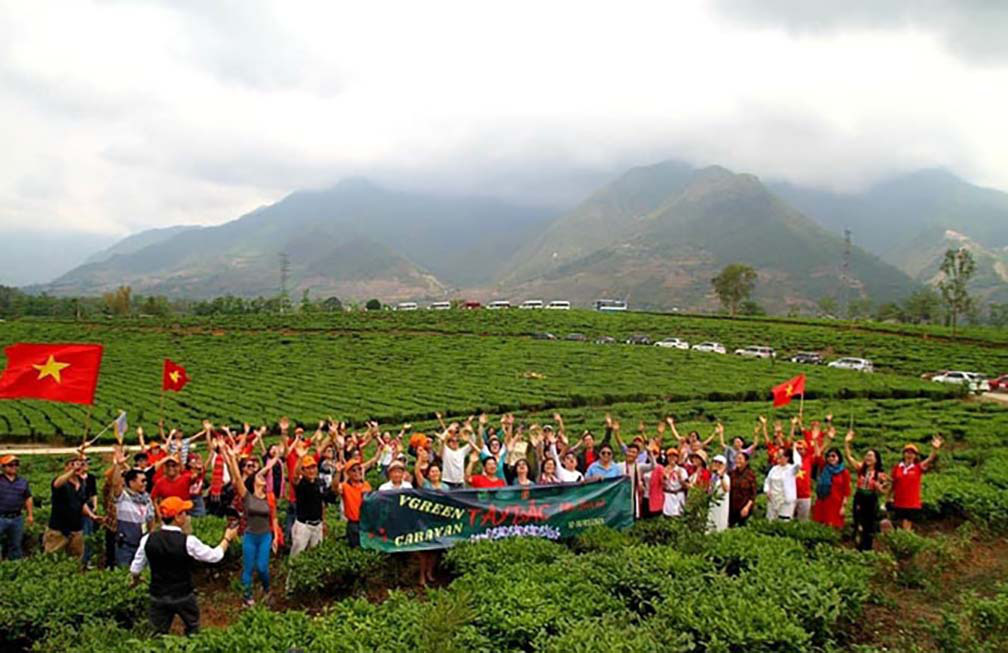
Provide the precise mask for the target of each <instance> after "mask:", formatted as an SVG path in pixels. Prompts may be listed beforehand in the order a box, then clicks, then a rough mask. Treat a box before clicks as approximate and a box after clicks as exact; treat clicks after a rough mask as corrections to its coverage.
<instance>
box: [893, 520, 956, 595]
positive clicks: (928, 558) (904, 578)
mask: <svg viewBox="0 0 1008 653" xmlns="http://www.w3.org/2000/svg"><path fill="white" fill-rule="evenodd" d="M879 541H880V542H881V543H882V547H883V550H885V551H887V552H888V553H889V554H890V555H891V556H892V558H893V561H894V562H895V566H894V570H893V576H894V580H895V581H896V582H897V583H899V584H900V585H902V586H904V587H910V588H920V587H924V586H926V585H927V584H928V583H929V582H930V581H931V579H932V578H934V577H935V576H936V575H938V574H940V573H941V572H942V569H943V568H944V567H945V563H946V562H947V561H948V558H949V553H948V551H947V550H946V544H945V542H944V541H943V540H942V539H940V538H939V537H937V536H933V537H924V536H922V535H918V534H917V533H914V532H912V531H905V530H902V529H897V530H894V531H892V532H889V533H884V534H882V535H881V536H879Z"/></svg>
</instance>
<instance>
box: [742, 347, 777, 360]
mask: <svg viewBox="0 0 1008 653" xmlns="http://www.w3.org/2000/svg"><path fill="white" fill-rule="evenodd" d="M735 354H736V355H737V356H745V357H747V358H776V357H777V354H776V353H775V352H774V350H773V349H771V348H770V347H756V346H749V347H742V348H741V349H736V350H735Z"/></svg>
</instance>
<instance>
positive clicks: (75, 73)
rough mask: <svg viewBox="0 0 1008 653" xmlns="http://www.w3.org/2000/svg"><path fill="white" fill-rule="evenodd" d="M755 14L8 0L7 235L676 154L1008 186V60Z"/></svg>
mask: <svg viewBox="0 0 1008 653" xmlns="http://www.w3.org/2000/svg"><path fill="white" fill-rule="evenodd" d="M723 4H724V3H723ZM736 4H737V3H736ZM733 8H737V7H733V6H732V5H731V3H728V9H729V10H732V9H733ZM719 9H720V10H719ZM742 9H745V8H744V7H743V8H742ZM742 9H740V10H739V11H738V12H736V13H737V14H738V15H736V14H735V13H733V12H732V11H729V10H725V9H724V6H722V5H718V6H714V5H709V4H706V3H699V2H677V3H659V2H620V3H616V2H612V3H599V2H550V3H532V2H508V3H498V4H494V5H489V4H488V3H472V2H424V3H406V2H402V3H393V2H372V3H349V2H348V3H331V2H318V3H297V4H290V3H279V2H277V3H260V2H229V3H224V4H221V3H202V2H190V3H175V2H165V3H160V4H158V3H149V2H143V3H130V2H92V3H87V2H81V3H69V4H67V3H61V4H58V5H57V4H50V3H46V2H38V3H22V2H7V3H3V2H0V124H2V125H4V126H3V128H2V130H3V132H2V133H0V136H2V141H3V142H4V143H5V156H4V157H2V159H0V230H2V229H4V228H6V227H10V228H14V227H23V226H25V225H27V224H31V225H36V226H37V225H45V226H47V227H48V228H52V229H57V228H73V229H81V230H88V231H94V232H110V233H120V232H126V231H132V230H137V229H140V228H143V227H149V226H163V225H168V224H178V223H184V224H191V223H214V222H221V221H223V220H226V219H230V218H233V217H235V216H237V215H239V214H240V213H242V212H244V211H247V210H250V209H252V208H254V207H256V206H258V205H261V204H263V203H265V202H268V201H272V200H275V199H277V198H279V197H280V196H282V195H283V194H285V193H286V192H287V191H289V190H292V189H294V188H297V187H305V186H320V185H324V184H327V183H331V182H333V181H335V180H337V179H339V178H341V177H344V176H356V175H367V176H371V177H373V178H376V179H378V180H384V181H386V182H387V183H390V184H396V185H402V186H408V187H411V188H418V187H419V188H430V189H436V190H440V191H449V192H453V191H455V192H457V191H466V192H481V193H484V194H504V195H507V196H509V197H512V198H515V199H521V200H525V201H528V202H536V201H551V202H560V201H571V200H573V199H575V198H574V194H576V193H577V192H580V189H581V188H582V186H581V185H579V184H578V183H575V181H576V180H579V179H595V178H596V177H597V175H596V174H595V173H596V172H598V171H605V172H610V171H614V170H617V169H619V168H621V167H625V166H630V165H635V164H643V163H650V162H653V161H655V160H659V159H664V158H683V159H686V160H690V161H692V162H694V163H699V164H705V163H720V164H723V165H726V166H729V167H732V168H735V169H739V170H745V171H750V172H755V173H757V174H760V175H762V176H764V177H777V178H785V179H790V180H793V181H797V182H802V183H811V184H817V185H824V186H829V187H833V188H841V189H843V188H855V187H858V186H860V185H864V184H866V183H868V182H870V181H872V180H874V179H877V178H879V177H881V176H884V175H886V174H890V173H892V172H897V171H903V170H909V169H913V168H918V167H923V166H933V165H944V166H947V167H950V168H951V169H953V170H954V171H956V172H958V173H960V174H961V175H963V176H965V177H967V178H969V179H972V180H974V181H978V182H982V183H986V184H990V185H995V186H1001V187H1008V154H1006V150H1005V148H1004V147H1003V143H1001V142H999V139H998V136H999V135H1000V134H1001V133H1003V127H1002V122H1003V117H1002V116H1003V114H1004V113H1005V109H1006V107H1008V89H1006V86H1005V85H1004V84H1003V83H1001V81H1002V77H1003V68H1000V67H999V65H998V63H997V60H996V58H995V59H994V60H993V61H992V58H991V57H985V58H983V61H978V60H977V57H975V56H960V52H959V51H958V50H956V49H955V48H951V47H950V46H949V42H950V39H952V38H953V37H951V36H950V35H949V34H950V32H949V31H948V30H946V29H944V28H942V29H939V27H938V26H936V24H937V22H938V21H934V20H932V21H931V22H930V23H929V22H927V21H918V22H916V23H913V24H908V23H906V22H905V21H899V20H891V19H888V18H886V19H885V20H882V21H881V22H879V21H875V22H870V21H869V22H866V20H867V19H865V20H860V19H859V20H845V21H835V22H832V23H830V24H829V25H828V29H825V28H820V27H815V28H813V27H804V26H803V24H802V23H801V22H800V21H799V22H797V23H795V22H794V21H795V20H797V19H789V20H790V22H789V21H788V20H783V19H782V20H781V21H779V24H778V23H775V22H774V19H773V16H772V15H770V18H767V15H764V14H761V15H756V16H754V15H753V11H752V10H751V7H750V8H749V10H750V13H749V14H747V13H745V11H742ZM858 15H859V16H860V14H858ZM958 16H959V18H957V20H959V24H966V25H968V19H969V17H970V15H969V14H968V13H966V12H960V13H959V14H958ZM964 21H965V22H964ZM796 25H797V26H796ZM959 33H963V30H962V29H960V30H959V31H957V32H956V34H959ZM953 40H954V39H953ZM995 50H996V48H995ZM985 51H986V50H985ZM551 179H555V180H556V182H555V183H552V184H551V183H550V180H551Z"/></svg>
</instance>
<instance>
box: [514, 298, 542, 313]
mask: <svg viewBox="0 0 1008 653" xmlns="http://www.w3.org/2000/svg"><path fill="white" fill-rule="evenodd" d="M542 307H543V301H542V300H541V299H527V300H525V301H523V302H522V303H521V304H519V305H518V308H521V309H525V310H529V309H535V308H542Z"/></svg>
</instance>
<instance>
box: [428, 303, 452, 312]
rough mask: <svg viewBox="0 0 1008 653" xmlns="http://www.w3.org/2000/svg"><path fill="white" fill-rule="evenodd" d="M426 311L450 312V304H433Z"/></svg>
mask: <svg viewBox="0 0 1008 653" xmlns="http://www.w3.org/2000/svg"><path fill="white" fill-rule="evenodd" d="M427 309H428V310H431V311H450V310H451V302H434V303H433V304H431V305H430V306H428V307H427Z"/></svg>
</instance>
